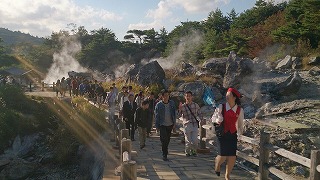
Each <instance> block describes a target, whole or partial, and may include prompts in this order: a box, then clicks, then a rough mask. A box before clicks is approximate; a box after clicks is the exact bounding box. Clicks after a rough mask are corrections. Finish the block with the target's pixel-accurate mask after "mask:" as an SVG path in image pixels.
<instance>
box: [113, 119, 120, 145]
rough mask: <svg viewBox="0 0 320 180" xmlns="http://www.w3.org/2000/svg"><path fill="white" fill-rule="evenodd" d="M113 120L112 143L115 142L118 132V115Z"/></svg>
mask: <svg viewBox="0 0 320 180" xmlns="http://www.w3.org/2000/svg"><path fill="white" fill-rule="evenodd" d="M113 120H114V130H113V141H117V131H118V121H119V120H118V115H114V116H113Z"/></svg>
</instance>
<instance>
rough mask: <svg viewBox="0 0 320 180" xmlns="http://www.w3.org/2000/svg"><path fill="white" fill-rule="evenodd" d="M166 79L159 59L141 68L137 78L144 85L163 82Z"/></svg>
mask: <svg viewBox="0 0 320 180" xmlns="http://www.w3.org/2000/svg"><path fill="white" fill-rule="evenodd" d="M164 79H165V72H164V70H163V69H162V67H161V66H160V65H159V63H158V61H152V62H150V63H148V64H146V65H144V66H142V67H141V68H140V69H139V72H138V74H137V75H136V78H135V80H136V81H137V83H138V84H140V85H142V86H148V85H150V84H161V83H163V80H164Z"/></svg>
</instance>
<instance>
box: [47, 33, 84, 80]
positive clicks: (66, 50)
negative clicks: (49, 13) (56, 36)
mask: <svg viewBox="0 0 320 180" xmlns="http://www.w3.org/2000/svg"><path fill="white" fill-rule="evenodd" d="M60 42H62V44H63V47H62V49H61V51H59V52H55V53H54V54H53V64H52V65H51V67H50V69H49V71H48V74H47V75H46V78H45V79H44V82H45V83H48V84H51V83H53V82H56V81H57V80H58V79H61V78H62V77H65V78H67V77H68V72H69V71H75V72H86V71H87V69H86V68H84V67H82V66H81V65H80V64H79V62H78V61H77V60H76V59H75V58H74V56H75V55H76V54H77V53H78V52H79V51H80V50H81V43H80V42H79V41H78V40H77V37H75V36H69V37H62V38H60Z"/></svg>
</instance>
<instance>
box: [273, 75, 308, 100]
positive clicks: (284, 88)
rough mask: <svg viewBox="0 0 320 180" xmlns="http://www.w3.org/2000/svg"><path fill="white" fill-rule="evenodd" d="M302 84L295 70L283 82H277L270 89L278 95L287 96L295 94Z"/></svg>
mask: <svg viewBox="0 0 320 180" xmlns="http://www.w3.org/2000/svg"><path fill="white" fill-rule="evenodd" d="M301 85H302V78H301V76H300V75H299V73H298V72H297V71H296V72H294V73H293V74H292V75H290V77H289V78H288V79H286V80H285V81H284V82H281V83H278V84H277V85H276V86H275V88H274V89H273V90H272V93H274V94H276V95H280V96H289V95H292V94H296V93H297V92H298V91H299V89H300V87H301Z"/></svg>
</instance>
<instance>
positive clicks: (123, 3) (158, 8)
mask: <svg viewBox="0 0 320 180" xmlns="http://www.w3.org/2000/svg"><path fill="white" fill-rule="evenodd" d="M274 1H275V2H276V3H277V2H282V1H283V0H274ZM254 4H255V0H1V3H0V17H1V18H0V27H3V28H8V29H9V30H13V31H21V32H24V33H30V34H31V35H33V36H39V37H48V36H50V35H51V33H52V32H58V31H59V30H61V29H64V30H68V26H67V24H70V23H74V24H76V25H77V26H84V27H85V29H87V30H88V31H90V30H93V29H99V28H101V27H104V28H109V29H111V30H112V31H113V32H114V33H115V34H116V36H117V38H118V39H119V40H122V39H123V36H124V35H125V34H126V32H127V31H128V30H129V29H150V28H155V30H156V31H158V30H159V29H160V28H162V27H165V28H166V29H167V30H168V31H169V32H170V31H171V30H172V29H173V28H174V27H175V26H177V25H180V22H185V21H188V20H189V21H201V20H203V19H205V18H207V17H208V14H209V12H211V11H213V10H215V9H216V8H219V9H221V10H222V12H223V13H225V14H226V13H229V12H230V11H231V9H232V8H234V9H235V10H236V12H237V13H241V12H243V11H245V10H247V9H250V8H252V7H253V6H254Z"/></svg>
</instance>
